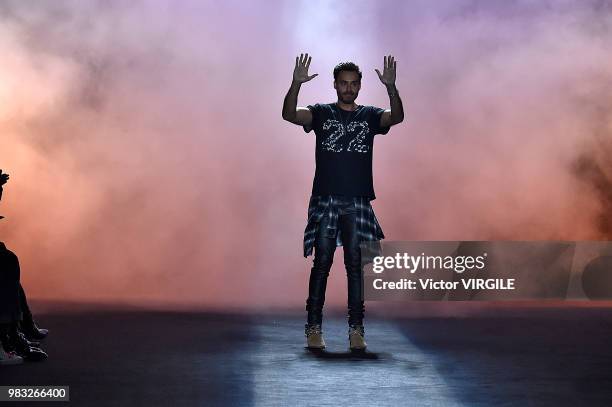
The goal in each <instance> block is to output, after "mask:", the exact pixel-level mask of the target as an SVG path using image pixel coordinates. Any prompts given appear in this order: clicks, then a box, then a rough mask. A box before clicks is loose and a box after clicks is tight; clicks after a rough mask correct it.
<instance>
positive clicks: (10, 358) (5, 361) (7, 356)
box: [0, 344, 23, 366]
mask: <svg viewBox="0 0 612 407" xmlns="http://www.w3.org/2000/svg"><path fill="white" fill-rule="evenodd" d="M21 363H23V358H22V357H21V356H19V355H17V354H16V353H15V352H7V351H5V350H4V347H3V346H2V345H1V344H0V365H2V366H4V365H19V364H21Z"/></svg>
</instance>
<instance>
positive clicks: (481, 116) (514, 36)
mask: <svg viewBox="0 0 612 407" xmlns="http://www.w3.org/2000/svg"><path fill="white" fill-rule="evenodd" d="M610 50H612V2H607V1H579V0H575V1H564V0H559V1H526V0H525V1H488V0H487V1H484V0H483V1H467V0H465V1H456V0H455V1H450V0H449V1H435V2H431V1H425V0H423V1H411V2H404V1H379V2H373V1H334V2H325V1H313V0H308V1H291V2H290V1H286V2H283V1H265V2H264V1H250V2H245V1H224V2H220V1H219V2H212V1H209V2H202V1H195V0H194V1H86V2H85V1H54V2H44V1H33V2H20V1H2V2H1V3H0V55H1V58H2V64H1V67H0V72H1V75H0V106H1V108H0V130H1V135H2V138H1V140H2V141H1V143H0V168H2V169H3V170H4V171H5V172H8V173H9V174H10V175H11V178H10V181H9V183H8V184H7V185H6V186H5V191H4V196H3V200H2V202H1V203H0V213H1V214H2V215H4V216H6V219H3V220H2V221H0V240H2V241H4V242H5V243H6V245H7V247H8V248H10V249H11V250H13V251H14V252H15V253H16V254H17V255H18V256H19V259H20V262H21V268H22V282H23V285H24V286H25V288H26V290H27V291H28V293H29V294H30V296H31V297H32V298H44V299H60V300H87V301H121V302H134V303H145V302H156V303H164V304H183V305H185V304H187V305H193V306H201V307H213V306H214V307H225V308H233V307H236V308H240V307H244V306H272V307H275V306H303V305H304V303H305V299H306V296H307V288H308V274H309V269H310V267H311V264H312V258H308V259H304V258H303V257H302V237H303V231H304V227H305V225H306V210H307V205H308V198H309V195H310V189H311V187H312V177H313V175H314V135H313V133H309V134H306V133H304V131H303V130H302V129H301V128H300V127H297V126H294V125H292V124H290V123H287V122H284V121H283V120H282V119H281V107H282V100H283V97H284V95H285V93H286V91H287V89H288V87H289V84H290V82H291V75H292V71H293V66H294V62H295V56H296V55H298V54H299V53H300V52H308V53H310V54H311V55H312V56H313V59H312V64H311V70H310V73H319V76H318V77H316V78H315V79H314V80H312V81H311V82H308V83H306V84H304V85H303V86H302V91H301V93H300V97H299V105H301V106H305V105H307V104H310V103H315V102H321V103H327V102H333V101H335V91H334V89H333V87H332V80H333V76H332V73H331V72H332V69H333V67H334V66H335V65H336V64H337V63H338V62H340V61H343V60H352V61H354V62H356V63H357V64H359V65H360V67H361V69H362V71H363V73H364V77H363V81H362V91H361V93H360V96H359V98H358V99H357V102H358V103H360V104H372V105H377V106H381V107H385V108H388V98H387V95H386V91H385V88H384V86H383V85H382V84H381V83H380V82H379V80H378V78H377V76H376V73H375V72H374V68H378V69H382V64H383V56H384V55H385V54H389V53H391V54H393V55H395V57H396V60H397V61H398V63H397V65H398V76H397V86H398V89H399V92H400V95H401V96H402V99H403V102H404V108H405V112H406V118H405V121H404V122H403V123H401V124H400V125H398V126H395V127H393V128H392V130H391V131H390V132H389V134H388V135H387V136H378V137H377V138H376V142H375V149H374V151H375V152H374V179H375V190H376V193H377V196H378V199H377V200H375V201H373V206H374V209H375V211H376V213H377V216H378V219H379V221H380V223H381V225H382V227H383V230H384V232H385V234H386V236H387V239H388V240H412V239H417V240H420V239H430V240H471V239H517V240H519V239H520V240H529V239H549V240H557V239H561V240H564V239H567V240H582V239H594V240H598V239H610V237H612V215H611V214H612V212H611V211H612V185H610V179H611V178H610V177H611V176H612V158H611V157H612V155H611V153H612V144H611V142H610V135H611V131H612V116H611V109H610V106H611V105H612V103H611V102H612V54H611V52H610ZM345 303H346V277H345V271H344V269H343V265H342V250H341V249H340V248H339V250H338V251H337V252H336V262H335V265H334V267H333V269H332V273H331V275H330V283H329V285H328V295H327V304H337V305H338V304H340V305H343V304H345Z"/></svg>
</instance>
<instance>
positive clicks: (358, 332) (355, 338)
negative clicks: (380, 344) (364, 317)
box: [348, 325, 368, 350]
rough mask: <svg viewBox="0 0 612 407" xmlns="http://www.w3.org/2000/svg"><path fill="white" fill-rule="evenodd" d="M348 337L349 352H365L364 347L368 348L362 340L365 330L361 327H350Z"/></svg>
mask: <svg viewBox="0 0 612 407" xmlns="http://www.w3.org/2000/svg"><path fill="white" fill-rule="evenodd" d="M348 335H349V347H350V348H351V350H365V348H366V346H368V344H367V343H366V341H365V339H364V336H365V329H364V328H363V325H350V326H349V331H348Z"/></svg>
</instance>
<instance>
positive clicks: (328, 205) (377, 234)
mask: <svg viewBox="0 0 612 407" xmlns="http://www.w3.org/2000/svg"><path fill="white" fill-rule="evenodd" d="M353 200H354V202H355V208H357V216H356V218H357V219H356V220H357V233H358V234H359V240H360V242H363V241H378V240H381V239H384V238H385V235H384V233H383V231H382V228H381V227H380V225H379V224H378V220H377V219H376V215H374V209H373V208H372V205H371V204H370V200H369V199H368V198H367V197H361V196H359V197H354V198H353ZM325 215H328V216H329V224H328V226H327V230H325V231H324V232H323V233H325V236H327V237H329V238H334V237H335V238H336V246H342V237H341V231H339V230H338V207H337V206H336V205H335V204H334V197H333V196H331V195H327V196H311V197H310V203H309V205H308V223H307V225H306V230H304V257H308V256H310V255H311V254H312V251H313V248H314V243H315V240H316V237H317V232H318V229H319V223H320V222H321V219H323V217H324V216H325Z"/></svg>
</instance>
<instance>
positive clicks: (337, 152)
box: [304, 103, 389, 200]
mask: <svg viewBox="0 0 612 407" xmlns="http://www.w3.org/2000/svg"><path fill="white" fill-rule="evenodd" d="M308 109H309V110H310V111H311V112H312V124H311V125H310V126H304V131H305V132H306V133H308V132H310V131H311V130H313V129H314V131H315V135H316V137H317V147H316V151H315V161H316V170H315V177H314V181H313V183H312V195H344V196H365V197H368V198H369V199H370V200H373V199H376V195H374V185H373V182H372V148H373V146H374V136H375V135H376V134H387V132H388V131H389V127H380V116H381V115H382V113H383V112H384V111H385V110H384V109H381V108H378V107H374V106H361V105H358V106H357V109H355V110H354V111H347V110H342V109H340V108H339V107H338V106H337V105H336V103H327V104H319V103H317V104H315V105H308Z"/></svg>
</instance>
